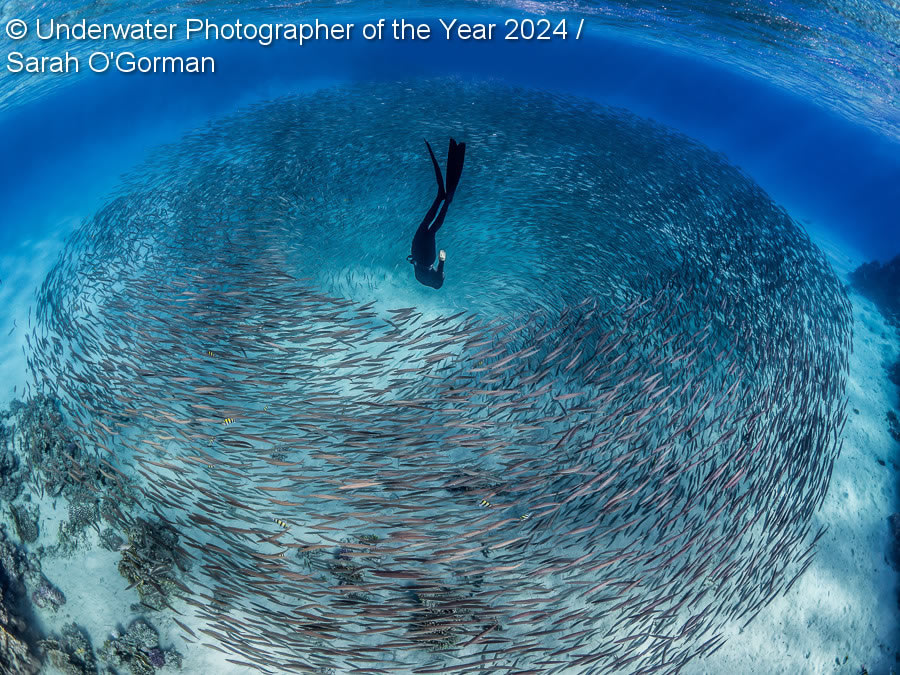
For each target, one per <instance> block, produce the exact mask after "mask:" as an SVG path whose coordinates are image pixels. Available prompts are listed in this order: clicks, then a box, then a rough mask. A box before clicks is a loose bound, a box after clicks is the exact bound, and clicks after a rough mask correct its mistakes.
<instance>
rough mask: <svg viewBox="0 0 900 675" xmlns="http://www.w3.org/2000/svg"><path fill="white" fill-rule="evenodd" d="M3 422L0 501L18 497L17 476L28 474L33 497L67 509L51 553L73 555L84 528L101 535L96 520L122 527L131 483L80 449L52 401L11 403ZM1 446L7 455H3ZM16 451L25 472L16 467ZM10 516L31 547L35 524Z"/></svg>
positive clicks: (34, 399) (23, 513)
mask: <svg viewBox="0 0 900 675" xmlns="http://www.w3.org/2000/svg"><path fill="white" fill-rule="evenodd" d="M2 419H3V420H4V421H6V422H8V423H9V425H8V426H7V425H4V426H3V429H2V434H0V436H2V439H3V443H2V445H0V497H2V496H4V491H6V492H9V493H10V494H12V495H15V494H18V493H17V492H15V490H17V489H20V487H18V486H20V484H21V482H22V480H21V476H20V475H19V474H21V473H22V472H23V471H25V470H26V468H27V474H28V477H29V479H30V481H31V482H32V483H33V484H34V486H35V489H36V492H37V493H39V494H41V495H43V494H44V493H46V494H48V495H50V496H51V497H63V498H64V499H66V500H67V501H68V503H69V505H68V510H69V518H68V520H67V521H65V522H63V523H61V524H60V527H59V539H58V543H57V545H56V549H55V551H54V552H55V553H57V554H59V555H71V554H73V553H74V552H75V551H76V550H77V549H78V547H79V545H80V544H81V543H83V542H86V541H87V536H86V532H87V530H88V528H89V527H92V528H94V529H95V530H96V531H97V533H98V534H99V533H100V528H99V521H100V519H101V518H102V519H105V520H107V521H109V522H113V523H115V522H121V520H122V515H121V511H120V507H124V506H128V505H129V504H131V503H132V501H133V498H132V490H131V485H130V483H129V482H128V481H127V480H126V479H125V477H124V476H123V474H121V473H119V472H118V471H117V470H116V469H115V468H114V467H113V466H112V465H111V464H109V462H107V461H106V460H105V459H103V458H101V457H100V455H99V454H98V453H91V452H87V451H86V450H85V449H84V448H82V446H81V445H80V444H79V443H78V442H77V441H76V440H75V437H74V434H73V433H72V431H71V429H70V428H69V427H68V426H67V425H66V423H65V421H64V418H63V415H62V412H61V411H60V407H59V402H58V401H57V400H56V399H54V398H52V397H49V396H46V395H43V394H40V395H37V396H34V397H32V398H30V399H28V400H27V401H26V402H24V403H23V402H21V401H18V400H16V401H13V402H11V403H10V405H9V408H8V409H7V411H5V412H4V413H3V414H2ZM6 445H9V446H10V448H11V449H10V451H9V452H8V453H6V454H4V452H3V448H4V447H5V446H6ZM16 451H17V452H18V455H19V456H21V458H22V459H23V460H24V464H25V467H20V466H19V464H20V462H19V460H18V458H17V456H16ZM10 481H11V483H10V487H8V488H7V487H6V482H10ZM12 485H16V486H17V487H16V488H13V487H12ZM12 516H13V520H14V522H15V523H16V529H17V531H18V532H19V535H20V537H22V540H23V541H26V542H32V541H34V540H35V539H36V537H37V530H36V527H32V526H31V525H32V523H34V521H33V519H32V517H31V514H30V512H29V511H23V510H22V509H21V508H20V509H17V512H14V513H12ZM26 516H27V517H26ZM34 524H35V525H36V523H34Z"/></svg>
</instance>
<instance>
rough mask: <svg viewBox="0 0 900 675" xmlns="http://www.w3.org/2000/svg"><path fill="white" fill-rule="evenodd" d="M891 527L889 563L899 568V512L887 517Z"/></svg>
mask: <svg viewBox="0 0 900 675" xmlns="http://www.w3.org/2000/svg"><path fill="white" fill-rule="evenodd" d="M888 524H889V525H890V528H891V557H890V560H891V565H892V566H893V568H894V569H896V570H900V513H893V514H891V515H890V517H889V518H888Z"/></svg>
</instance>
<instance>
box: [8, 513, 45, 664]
mask: <svg viewBox="0 0 900 675" xmlns="http://www.w3.org/2000/svg"><path fill="white" fill-rule="evenodd" d="M33 571H34V564H33V562H32V561H31V560H29V559H28V557H27V556H26V555H25V554H24V553H23V552H22V551H21V550H20V549H19V548H18V547H17V546H16V545H15V544H14V543H13V542H11V541H9V540H8V539H7V537H6V529H5V528H4V527H3V526H0V673H16V674H17V675H18V674H23V675H30V674H31V673H36V672H38V661H37V658H36V656H35V654H34V651H33V650H32V649H31V647H30V645H29V639H30V636H29V635H28V633H29V623H28V621H26V619H25V618H23V617H22V616H21V612H20V611H18V610H19V609H20V608H21V606H22V604H23V602H24V599H25V580H24V578H25V576H26V575H31V574H32V573H33Z"/></svg>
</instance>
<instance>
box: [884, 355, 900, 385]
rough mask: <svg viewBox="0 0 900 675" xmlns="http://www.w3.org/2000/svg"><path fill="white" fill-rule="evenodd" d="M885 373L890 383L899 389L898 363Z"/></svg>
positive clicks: (899, 366)
mask: <svg viewBox="0 0 900 675" xmlns="http://www.w3.org/2000/svg"><path fill="white" fill-rule="evenodd" d="M887 371H888V378H889V379H890V381H891V382H893V383H894V384H896V385H897V386H898V387H900V361H897V362H896V363H894V364H893V365H891V366H889V367H888V369H887Z"/></svg>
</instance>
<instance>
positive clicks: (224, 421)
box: [222, 417, 234, 424]
mask: <svg viewBox="0 0 900 675" xmlns="http://www.w3.org/2000/svg"><path fill="white" fill-rule="evenodd" d="M232 422H234V418H233V417H226V418H225V419H224V420H222V424H231V423H232Z"/></svg>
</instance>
